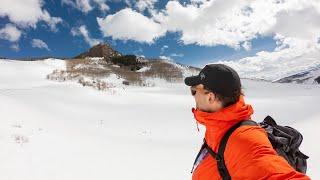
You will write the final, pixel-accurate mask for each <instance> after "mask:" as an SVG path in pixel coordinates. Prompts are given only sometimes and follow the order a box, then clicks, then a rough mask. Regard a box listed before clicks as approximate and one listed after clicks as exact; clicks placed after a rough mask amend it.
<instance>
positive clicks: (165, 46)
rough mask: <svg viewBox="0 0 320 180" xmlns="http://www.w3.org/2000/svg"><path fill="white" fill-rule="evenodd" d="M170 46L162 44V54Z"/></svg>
mask: <svg viewBox="0 0 320 180" xmlns="http://www.w3.org/2000/svg"><path fill="white" fill-rule="evenodd" d="M168 48H169V46H168V45H164V46H162V48H161V50H160V54H163V53H164V51H165V50H166V49H168Z"/></svg>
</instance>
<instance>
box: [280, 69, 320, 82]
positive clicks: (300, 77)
mask: <svg viewBox="0 0 320 180" xmlns="http://www.w3.org/2000/svg"><path fill="white" fill-rule="evenodd" d="M275 82H281V83H292V82H293V83H303V84H320V66H319V67H316V68H314V69H311V70H308V71H303V72H300V73H297V74H294V75H291V76H288V77H285V78H281V79H279V80H276V81H275Z"/></svg>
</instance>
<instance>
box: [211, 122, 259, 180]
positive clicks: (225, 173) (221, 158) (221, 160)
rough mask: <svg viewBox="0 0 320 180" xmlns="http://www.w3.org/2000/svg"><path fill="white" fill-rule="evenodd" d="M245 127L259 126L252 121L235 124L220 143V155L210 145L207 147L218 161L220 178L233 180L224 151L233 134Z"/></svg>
mask: <svg viewBox="0 0 320 180" xmlns="http://www.w3.org/2000/svg"><path fill="white" fill-rule="evenodd" d="M244 125H250V126H256V125H258V124H257V123H256V122H254V121H252V120H244V121H241V122H239V123H237V124H235V125H234V126H232V127H231V128H230V129H229V130H228V131H227V132H226V133H225V134H224V136H223V137H222V139H221V141H220V145H219V148H218V153H215V152H214V151H213V150H212V149H211V148H210V147H209V146H208V145H207V150H208V152H209V153H210V154H211V156H212V157H213V158H215V159H216V160H217V165H218V171H219V174H220V176H221V177H222V179H223V180H231V176H230V174H229V171H228V169H227V167H226V164H225V161H224V151H225V149H226V145H227V142H228V139H229V137H230V136H231V134H232V133H233V132H234V131H235V130H236V129H237V128H238V127H240V126H244Z"/></svg>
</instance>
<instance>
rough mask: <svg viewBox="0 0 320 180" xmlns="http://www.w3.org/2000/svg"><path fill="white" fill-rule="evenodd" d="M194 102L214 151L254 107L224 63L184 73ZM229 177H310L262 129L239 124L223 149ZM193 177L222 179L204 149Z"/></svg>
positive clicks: (201, 179) (231, 71) (198, 117)
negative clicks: (291, 164)
mask: <svg viewBox="0 0 320 180" xmlns="http://www.w3.org/2000/svg"><path fill="white" fill-rule="evenodd" d="M185 84H186V85H188V86H191V93H192V95H193V96H194V99H195V102H196V109H195V108H193V109H192V112H193V114H194V117H195V119H196V122H197V123H200V124H202V125H204V126H205V127H206V132H205V140H206V143H207V145H208V146H209V147H211V149H212V150H213V151H215V152H217V150H218V147H219V143H220V141H221V138H222V137H223V135H224V134H225V133H226V132H227V130H228V129H230V128H231V127H232V126H234V125H235V124H237V123H239V122H240V121H243V120H249V119H251V115H252V114H253V108H252V106H251V105H249V104H246V103H245V102H244V95H243V93H242V90H241V81H240V78H239V75H238V74H237V72H236V71H235V70H234V69H232V68H231V67H229V66H226V65H223V64H210V65H206V66H205V67H204V68H203V69H202V70H201V71H200V73H199V75H197V76H191V77H187V78H186V79H185ZM224 160H225V165H226V168H227V169H228V171H229V174H230V177H231V179H254V180H258V179H310V178H309V177H308V176H307V175H305V174H303V173H300V172H298V171H296V170H295V169H294V168H293V167H291V166H290V165H289V163H288V162H287V161H286V160H285V159H284V158H283V157H281V156H279V155H278V154H277V152H276V151H275V150H274V149H273V147H272V145H271V143H270V141H269V139H268V137H267V133H266V132H265V130H264V129H263V128H261V127H259V126H246V125H244V126H241V127H239V128H237V129H236V130H235V131H234V132H233V133H232V134H231V136H230V137H229V140H228V141H227V145H226V149H225V152H224ZM195 166H196V167H195V169H194V171H193V175H192V179H193V180H214V179H222V178H221V176H220V174H219V171H218V167H217V161H216V159H214V158H213V157H212V156H210V154H209V153H208V152H207V151H203V153H202V154H200V156H199V158H197V162H195Z"/></svg>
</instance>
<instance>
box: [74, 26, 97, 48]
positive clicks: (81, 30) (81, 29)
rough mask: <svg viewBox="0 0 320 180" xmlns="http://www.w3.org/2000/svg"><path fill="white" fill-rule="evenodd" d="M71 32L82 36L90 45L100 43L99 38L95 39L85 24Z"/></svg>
mask: <svg viewBox="0 0 320 180" xmlns="http://www.w3.org/2000/svg"><path fill="white" fill-rule="evenodd" d="M71 34H72V35H73V36H82V37H83V38H84V40H85V41H86V42H87V43H88V44H89V45H90V46H94V45H97V44H99V43H100V40H99V39H94V38H91V37H90V35H89V32H88V30H87V28H86V26H85V25H82V26H80V27H79V28H72V29H71Z"/></svg>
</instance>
